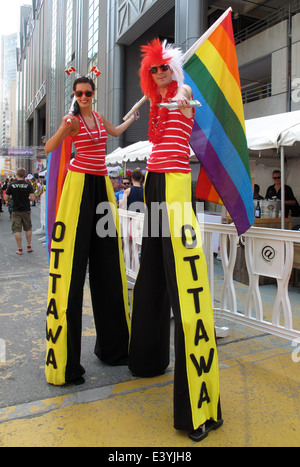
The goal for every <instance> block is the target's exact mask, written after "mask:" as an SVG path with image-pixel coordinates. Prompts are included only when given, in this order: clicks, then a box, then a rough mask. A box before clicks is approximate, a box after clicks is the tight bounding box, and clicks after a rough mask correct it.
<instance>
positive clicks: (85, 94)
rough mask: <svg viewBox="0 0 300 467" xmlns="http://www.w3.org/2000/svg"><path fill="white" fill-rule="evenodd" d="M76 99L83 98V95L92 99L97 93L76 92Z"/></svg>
mask: <svg viewBox="0 0 300 467" xmlns="http://www.w3.org/2000/svg"><path fill="white" fill-rule="evenodd" d="M74 94H75V96H76V97H82V96H83V95H84V96H86V97H92V96H93V95H94V94H95V91H74Z"/></svg>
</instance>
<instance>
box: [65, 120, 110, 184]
mask: <svg viewBox="0 0 300 467" xmlns="http://www.w3.org/2000/svg"><path fill="white" fill-rule="evenodd" d="M93 114H94V116H95V118H97V119H98V121H99V126H100V138H99V141H98V142H95V141H93V140H92V139H91V137H90V135H89V134H88V132H87V130H86V128H85V126H84V123H83V121H82V119H81V117H80V115H76V117H77V118H78V121H79V126H80V130H79V133H78V134H77V135H76V136H73V137H72V141H73V143H74V144H75V147H76V151H77V155H76V157H75V159H72V161H71V163H70V167H69V170H71V171H73V172H81V173H86V174H93V175H108V172H107V168H106V164H105V156H106V141H107V133H106V131H105V128H104V125H103V123H102V120H101V118H100V117H99V115H98V114H97V113H96V112H93ZM88 131H89V132H90V133H91V134H92V135H93V137H94V139H96V140H97V138H98V137H99V131H98V129H97V128H96V129H95V130H91V129H90V128H88Z"/></svg>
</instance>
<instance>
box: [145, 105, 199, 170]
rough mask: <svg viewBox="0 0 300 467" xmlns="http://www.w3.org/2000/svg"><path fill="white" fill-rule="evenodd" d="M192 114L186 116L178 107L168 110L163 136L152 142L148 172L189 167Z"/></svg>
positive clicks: (188, 168) (186, 168)
mask: <svg viewBox="0 0 300 467" xmlns="http://www.w3.org/2000/svg"><path fill="white" fill-rule="evenodd" d="M193 125H194V116H193V117H192V118H187V117H186V116H185V115H183V114H182V112H181V111H180V110H179V109H175V110H169V113H168V119H167V121H166V124H165V129H164V133H163V137H162V140H161V142H160V143H158V144H154V145H153V148H152V153H151V155H150V157H149V159H148V165H147V170H148V171H149V172H182V173H188V172H190V171H191V168H190V146H189V141H190V136H191V133H192V129H193Z"/></svg>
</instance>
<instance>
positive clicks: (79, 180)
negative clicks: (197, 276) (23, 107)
mask: <svg viewBox="0 0 300 467" xmlns="http://www.w3.org/2000/svg"><path fill="white" fill-rule="evenodd" d="M74 71H75V69H73V68H72V69H68V70H67V74H71V73H74ZM93 72H94V73H95V75H96V76H99V74H100V72H99V70H98V69H97V67H95V68H94V70H93ZM73 90H74V99H73V103H72V107H71V109H70V112H69V114H68V115H66V116H65V117H63V119H62V123H61V125H60V127H59V129H58V131H57V132H56V133H55V135H54V136H52V138H50V139H49V140H48V142H47V143H46V145H45V151H46V152H50V153H51V159H52V158H53V160H54V161H55V159H56V158H58V160H59V157H60V155H61V154H60V151H61V147H62V145H63V144H64V143H65V141H66V140H67V139H68V138H71V139H72V142H73V143H74V145H75V148H76V152H77V154H76V156H75V158H74V159H72V160H71V162H70V165H69V168H68V171H67V175H66V178H65V181H64V183H63V188H62V193H61V197H60V200H59V202H57V205H58V209H57V212H55V215H54V216H53V219H54V220H53V221H52V225H50V226H49V229H50V235H49V239H48V243H49V245H48V246H49V252H50V277H49V290H48V302H47V355H46V368H45V372H46V378H47V381H48V382H49V383H51V384H54V385H63V384H65V383H75V384H81V383H83V382H84V379H83V377H82V375H83V374H84V372H85V370H84V368H83V367H82V365H81V363H80V357H81V331H82V330H81V320H82V305H83V287H84V282H85V277H86V268H87V264H88V266H89V282H90V289H91V298H92V306H93V313H94V320H95V328H96V334H97V338H96V344H95V354H96V355H97V357H98V358H99V359H100V360H101V361H103V362H105V363H106V364H110V365H126V364H127V362H128V343H129V335H130V321H129V309H128V293H127V281H126V273H125V265H124V258H123V252H122V242H121V238H120V232H119V223H118V213H117V206H116V200H115V194H114V190H113V187H112V184H111V181H110V179H109V177H108V173H107V168H106V165H105V155H106V140H107V134H110V135H112V136H118V135H120V134H121V133H123V132H124V131H125V130H126V129H127V128H128V127H129V125H130V124H131V123H132V122H133V121H134V120H135V117H134V116H132V117H131V118H130V119H129V120H128V121H126V122H123V123H122V124H120V125H119V126H117V127H115V126H114V125H113V124H112V123H111V122H109V121H108V120H106V118H105V117H104V116H103V115H101V114H99V113H98V112H93V111H92V103H93V96H94V92H95V84H94V82H93V80H92V79H91V77H90V76H78V77H77V78H76V80H75V82H74V86H73ZM54 172H55V171H52V172H51V171H50V173H49V174H48V184H47V191H48V190H50V191H51V189H53V185H51V182H52V181H53V180H52V175H53V177H54V180H56V178H55V173H54ZM58 178H59V177H58ZM54 191H55V189H54ZM54 198H55V201H58V200H57V196H56V194H55V196H54ZM48 208H50V206H48ZM106 225H108V227H105V226H106ZM99 371H100V370H99Z"/></svg>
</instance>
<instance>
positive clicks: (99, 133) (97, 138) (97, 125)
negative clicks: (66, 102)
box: [79, 112, 101, 144]
mask: <svg viewBox="0 0 300 467" xmlns="http://www.w3.org/2000/svg"><path fill="white" fill-rule="evenodd" d="M92 115H93V119H94V122H95V124H96V128H97V130H98V137H96V138H95V136H94V135H93V134H92V133H91V132H90V130H89V129H88V127H87V124H86V122H85V120H84V118H83V116H82V115H81V114H79V117H80V120H81V121H82V124H83V126H84V129H85V130H86V132H87V134H88V135H89V137H90V138H91V140H92V141H94V143H95V144H98V143H99V141H100V138H101V128H100V123H99V120H98V118H95V115H94V112H92Z"/></svg>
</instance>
